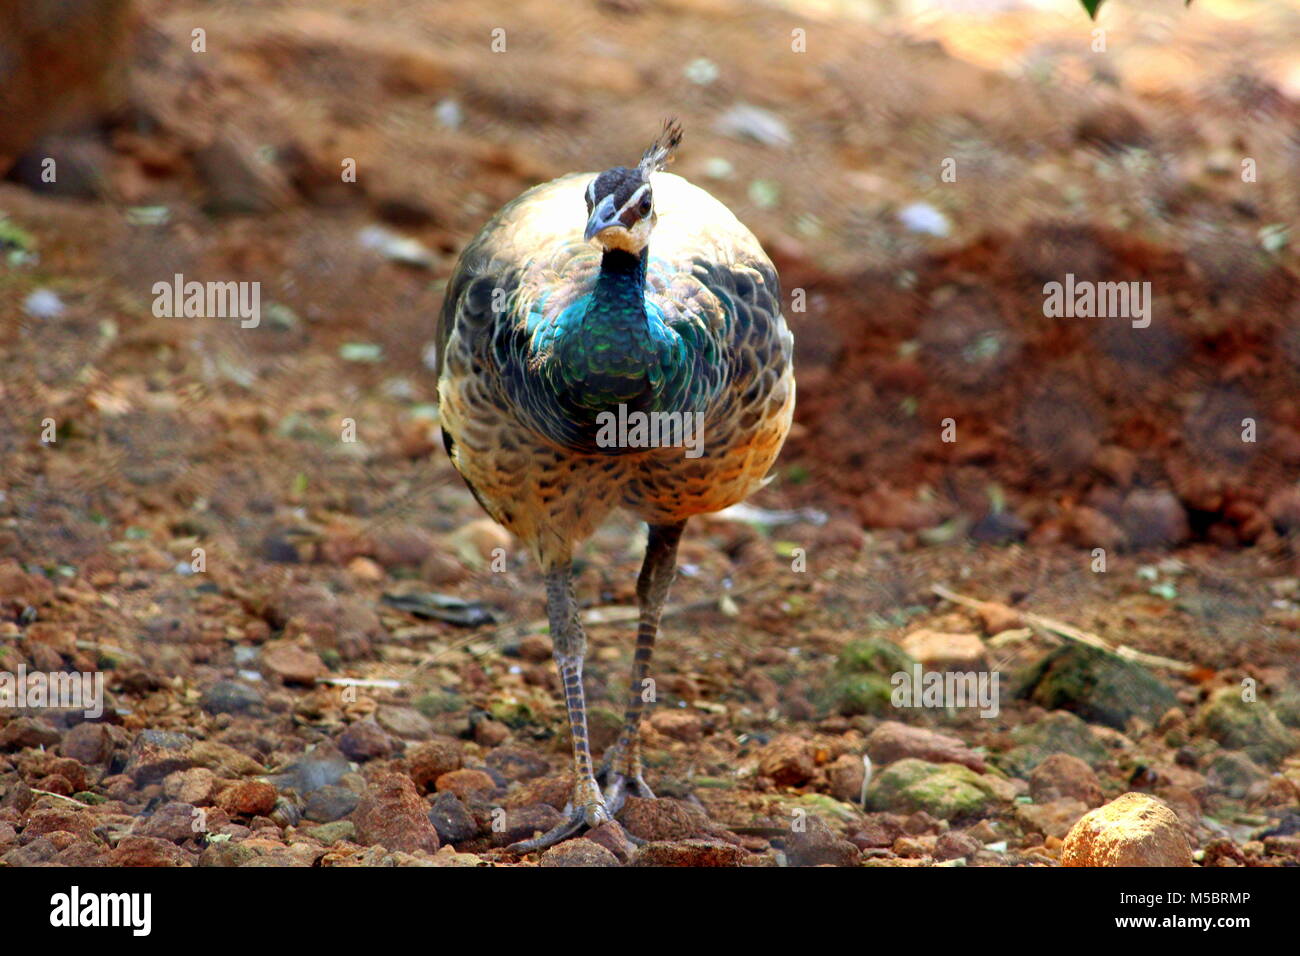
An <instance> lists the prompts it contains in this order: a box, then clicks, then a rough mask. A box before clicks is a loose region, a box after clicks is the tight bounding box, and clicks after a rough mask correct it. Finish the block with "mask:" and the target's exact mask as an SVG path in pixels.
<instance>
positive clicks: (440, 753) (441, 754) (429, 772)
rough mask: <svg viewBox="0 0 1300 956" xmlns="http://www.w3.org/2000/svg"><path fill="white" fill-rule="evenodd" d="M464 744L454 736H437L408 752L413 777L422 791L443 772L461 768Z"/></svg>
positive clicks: (408, 762)
mask: <svg viewBox="0 0 1300 956" xmlns="http://www.w3.org/2000/svg"><path fill="white" fill-rule="evenodd" d="M463 751H464V746H463V745H462V744H461V742H460V741H459V740H457V739H455V738H454V737H444V736H437V737H434V739H433V740H430V741H427V742H425V743H422V744H419V745H417V746H415V747H413V748H411V749H410V750H409V751H408V752H407V764H408V765H409V766H410V770H411V779H412V780H413V781H414V782H415V785H416V787H418V788H419V789H420V791H421V792H424V791H427V790H428V789H429V787H430V785H431V784H433V782H434V781H435V780H437V779H438V778H439V777H441V776H442V775H443V774H446V773H451V772H452V771H453V770H459V769H460V768H461V764H462V761H463V759H464V758H463Z"/></svg>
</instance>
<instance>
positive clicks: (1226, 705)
mask: <svg viewBox="0 0 1300 956" xmlns="http://www.w3.org/2000/svg"><path fill="white" fill-rule="evenodd" d="M1196 726H1197V729H1199V730H1200V731H1201V732H1202V733H1205V734H1207V735H1209V736H1210V737H1213V738H1214V739H1215V740H1217V741H1218V742H1219V743H1220V744H1222V745H1223V746H1224V747H1227V748H1229V749H1231V750H1243V751H1245V752H1246V754H1247V755H1248V756H1249V757H1250V758H1251V759H1252V760H1256V761H1258V762H1259V763H1263V764H1269V765H1275V764H1277V763H1278V761H1280V760H1281V759H1282V758H1283V757H1286V756H1287V755H1289V754H1290V753H1291V752H1292V751H1294V750H1295V749H1296V747H1297V746H1300V741H1298V740H1297V738H1296V734H1295V732H1294V731H1293V730H1291V729H1290V728H1289V727H1287V726H1286V725H1285V724H1283V723H1282V722H1281V721H1280V720H1278V719H1277V715H1276V714H1274V713H1273V710H1272V708H1271V707H1269V706H1268V704H1266V703H1264V702H1263V701H1262V700H1255V701H1245V700H1242V699H1241V691H1240V690H1238V689H1237V688H1235V687H1224V688H1221V689H1219V690H1217V691H1215V692H1214V694H1213V695H1211V697H1210V699H1209V700H1208V701H1206V703H1205V706H1204V707H1202V708H1201V712H1200V714H1199V715H1198V717H1197V721H1196Z"/></svg>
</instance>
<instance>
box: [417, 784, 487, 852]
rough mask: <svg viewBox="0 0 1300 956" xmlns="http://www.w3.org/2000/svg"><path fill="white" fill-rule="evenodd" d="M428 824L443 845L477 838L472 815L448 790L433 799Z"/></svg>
mask: <svg viewBox="0 0 1300 956" xmlns="http://www.w3.org/2000/svg"><path fill="white" fill-rule="evenodd" d="M429 822H430V823H432V824H433V827H434V829H435V830H437V831H438V839H439V840H441V841H442V842H443V843H444V844H447V843H463V842H464V841H466V840H470V839H473V838H474V837H476V836H478V830H479V827H478V821H477V820H475V819H474V814H472V813H470V812H469V810H468V809H467V808H466V807H465V804H463V803H461V802H460V798H459V797H457V796H456V795H455V794H454V793H452V792H451V791H450V790H444V791H443V792H441V793H439V794H438V795H437V796H435V797H434V798H433V806H432V807H431V808H430V809H429Z"/></svg>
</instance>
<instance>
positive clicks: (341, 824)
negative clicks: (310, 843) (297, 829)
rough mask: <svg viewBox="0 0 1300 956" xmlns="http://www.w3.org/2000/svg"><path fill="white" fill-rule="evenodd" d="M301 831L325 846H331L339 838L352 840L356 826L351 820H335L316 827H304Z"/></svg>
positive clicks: (355, 832) (355, 833) (339, 839)
mask: <svg viewBox="0 0 1300 956" xmlns="http://www.w3.org/2000/svg"><path fill="white" fill-rule="evenodd" d="M303 832H304V833H306V834H307V836H309V837H311V838H312V839H313V840H319V841H320V842H321V843H323V844H325V846H332V845H333V844H335V843H338V842H339V841H341V840H347V841H348V842H352V840H353V838H355V837H356V835H357V826H356V824H355V823H353V822H352V821H351V820H335V821H334V822H333V823H322V824H321V825H320V826H318V827H306V828H305V829H304V830H303Z"/></svg>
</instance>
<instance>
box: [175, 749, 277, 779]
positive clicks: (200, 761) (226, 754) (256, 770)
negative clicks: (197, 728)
mask: <svg viewBox="0 0 1300 956" xmlns="http://www.w3.org/2000/svg"><path fill="white" fill-rule="evenodd" d="M189 756H190V759H191V760H192V761H193V762H194V765H195V766H197V767H207V768H208V769H209V770H211V771H212V772H213V773H215V774H216V775H217V776H218V777H223V778H225V779H230V778H231V777H252V776H259V775H261V774H262V773H263V772H264V771H263V767H262V765H261V764H260V763H258V762H257V761H256V760H254V759H253V758H252V757H250V756H248V754H246V753H244V752H242V751H240V750H236V749H235V748H234V747H232V746H230V745H229V744H223V743H221V742H220V741H219V740H200V741H197V742H195V743H194V744H192V745H191V746H190V749H189Z"/></svg>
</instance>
